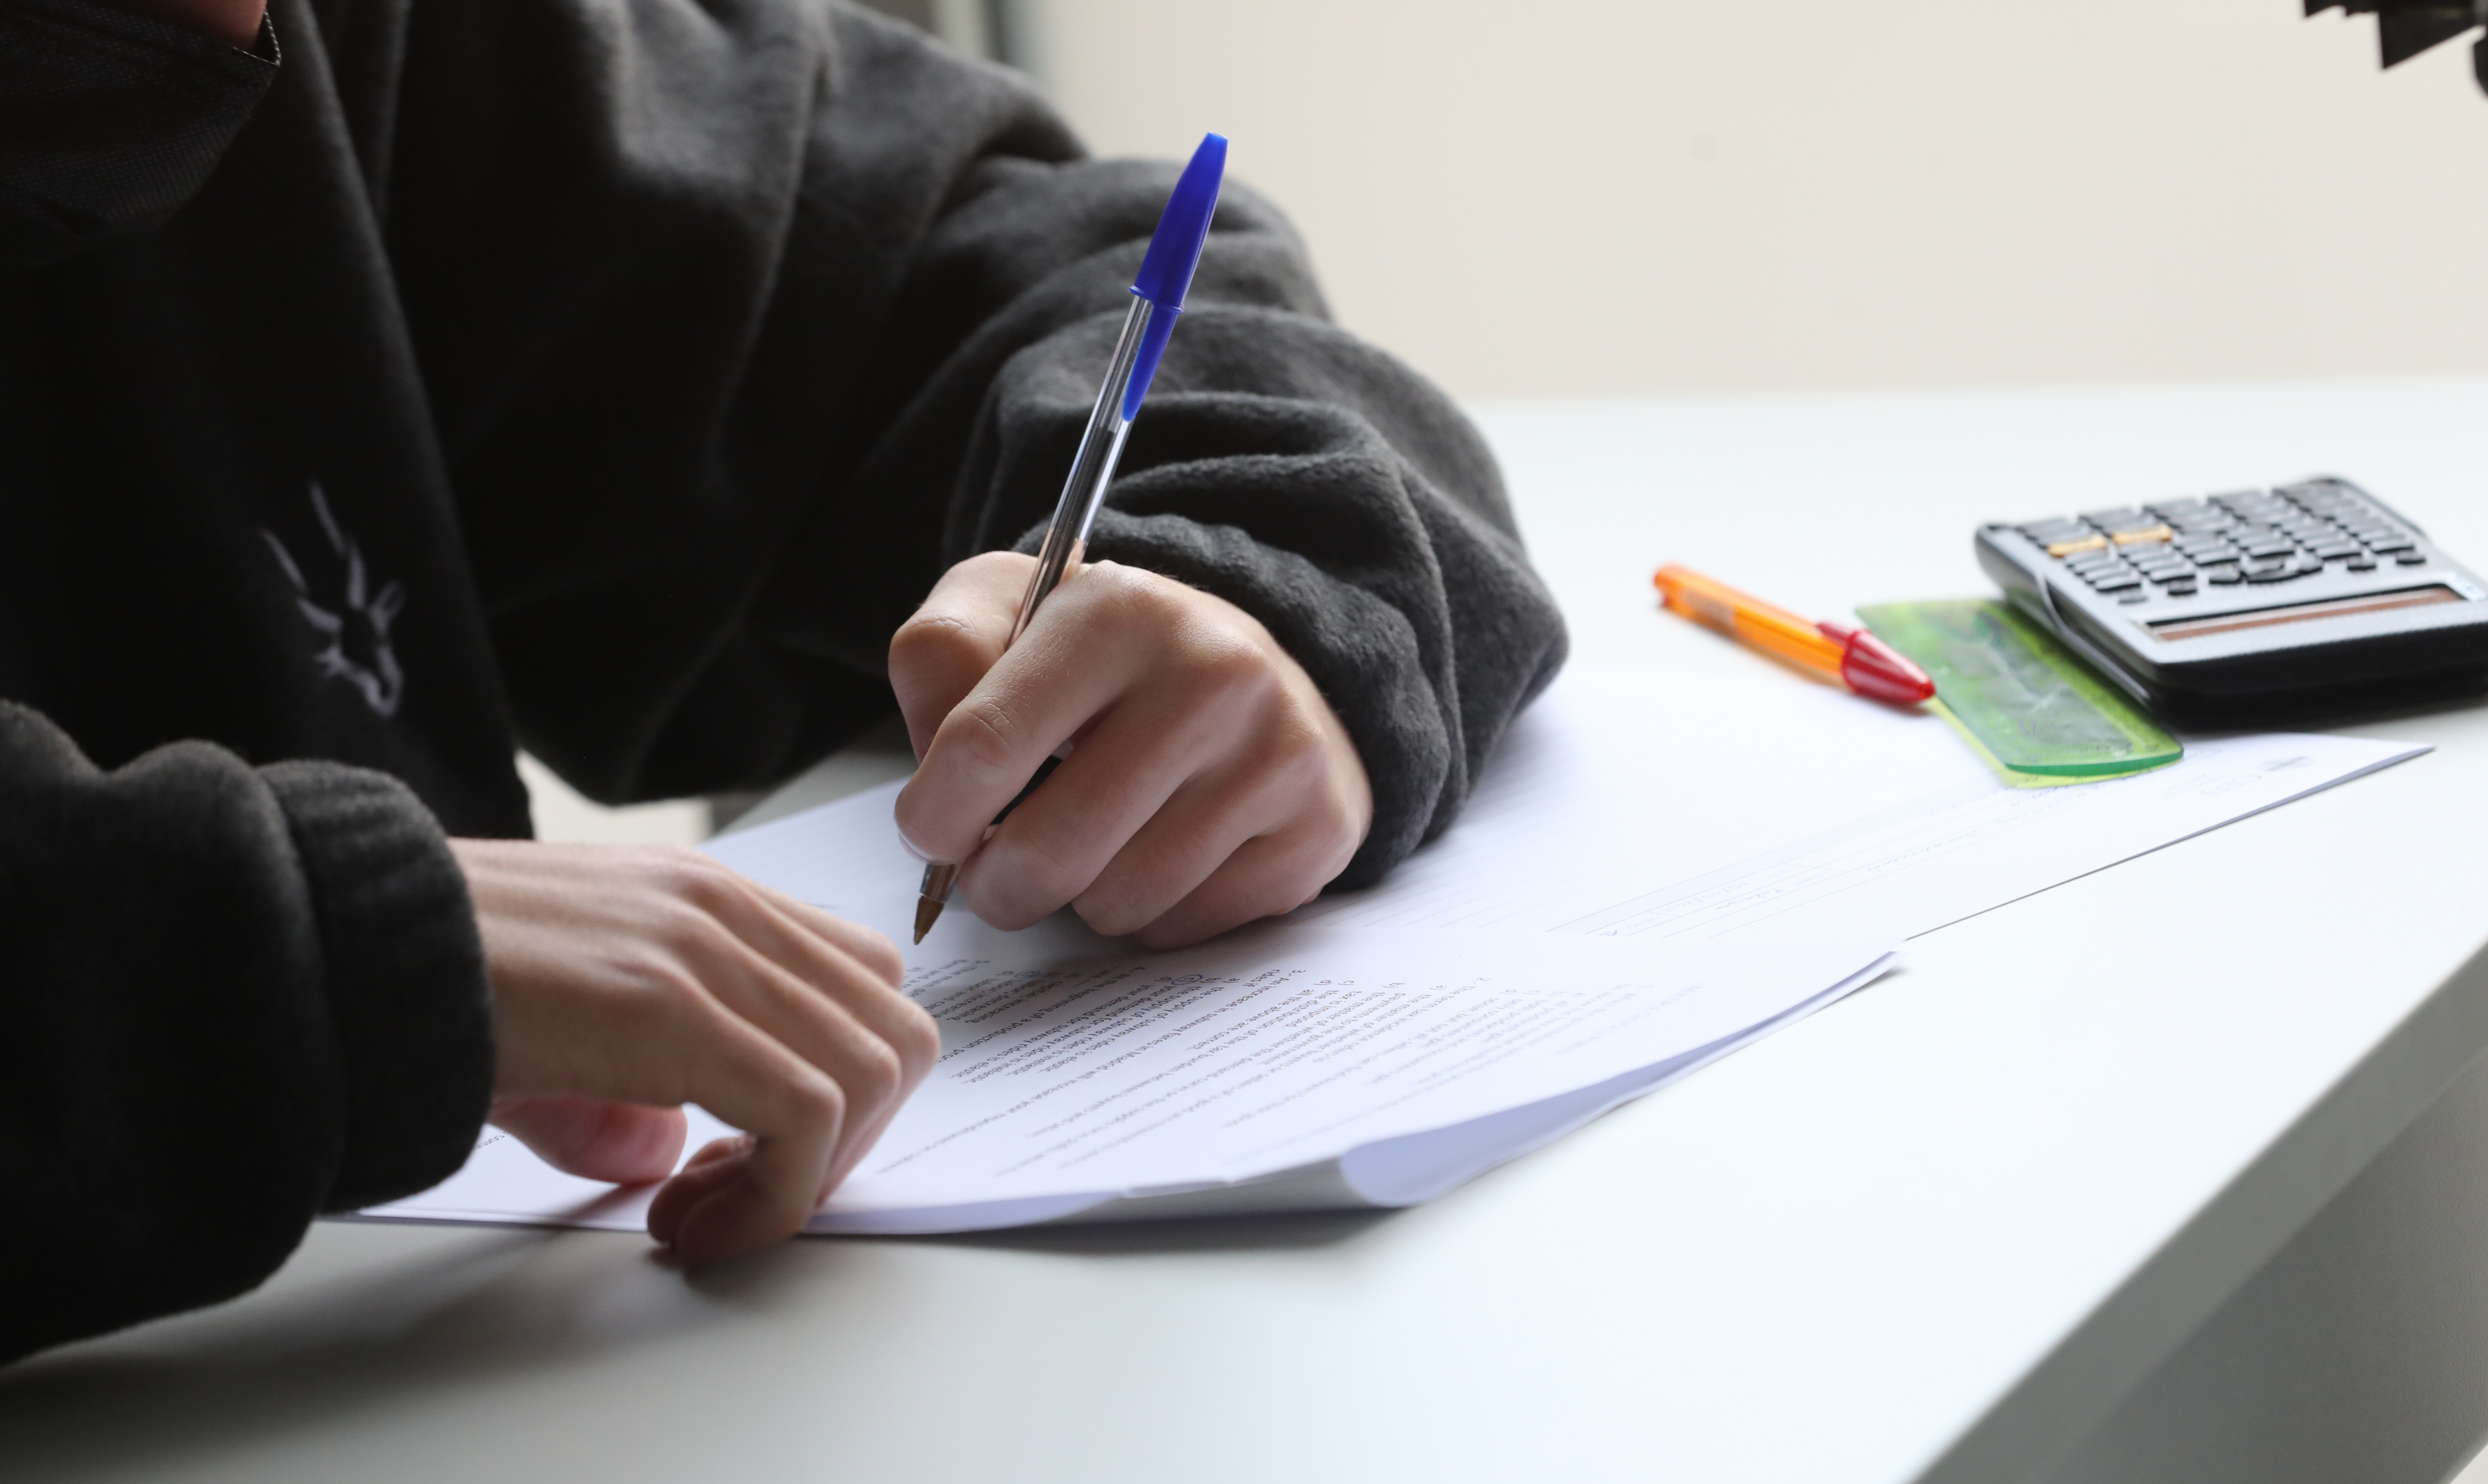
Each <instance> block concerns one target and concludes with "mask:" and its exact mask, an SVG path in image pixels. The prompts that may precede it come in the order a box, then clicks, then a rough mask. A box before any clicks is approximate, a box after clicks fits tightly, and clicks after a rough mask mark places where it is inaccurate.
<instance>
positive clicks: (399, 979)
mask: <svg viewBox="0 0 2488 1484" xmlns="http://www.w3.org/2000/svg"><path fill="white" fill-rule="evenodd" d="M261 776H262V777H264V778H265V779H266V780H267V782H268V785H269V789H270V790H272V791H273V792H274V793H275V795H276V798H277V802H278V804H279V805H280V806H281V807H282V808H283V809H284V811H285V818H286V823H287V825H288V826H289V828H290V829H291V831H292V834H293V837H294V843H295V849H296V851H297V853H298V854H300V856H301V860H302V869H303V874H304V876H305V877H306V878H307V879H308V881H309V882H310V885H311V893H312V898H313V901H314V902H315V904H316V911H317V915H318V920H319V925H320V938H321V945H322V949H323V951H324V954H325V960H326V970H327V972H326V983H327V994H328V1002H329V1008H330V1013H331V1014H332V1015H333V1017H334V1019H335V1023H336V1026H337V1036H338V1042H339V1046H340V1050H341V1051H342V1059H343V1061H344V1064H345V1068H346V1130H345V1134H346V1137H345V1154H344V1158H343V1160H342V1161H341V1162H340V1164H339V1167H338V1170H337V1176H336V1179H335V1181H334V1183H333V1184H332V1185H331V1187H330V1189H329V1191H328V1195H327V1198H326V1199H325V1201H323V1202H322V1209H324V1210H327V1211H353V1210H357V1209H360V1208H361V1207H364V1206H369V1205H374V1204H377V1203H379V1202H381V1201H385V1200H394V1199H396V1198H398V1197H400V1196H404V1195H410V1194H412V1193H413V1192H415V1191H417V1190H424V1189H427V1188H429V1187H431V1186H435V1185H438V1184H439V1183H440V1182H441V1181H443V1180H445V1179H447V1178H448V1177H449V1176H451V1175H452V1174H455V1173H456V1172H457V1170H458V1168H459V1166H461V1165H463V1164H465V1163H466V1156H467V1155H468V1153H469V1152H470V1151H472V1149H473V1148H474V1145H475V1135H476V1134H477V1133H478V1131H479V1130H481V1128H482V1127H483V1123H484V1118H485V1115H486V1113H487V1112H488V1111H490V1108H491V1104H492V1090H493V1024H492V992H491V986H490V981H489V980H488V979H487V978H486V976H485V971H484V945H483V940H482V938H481V937H480V936H479V935H478V934H477V931H476V927H475V911H474V907H473V905H472V904H471V902H470V901H469V900H468V898H467V895H466V876H465V874H464V873H463V872H462V871H460V869H459V867H458V861H457V857H456V856H454V855H452V854H450V852H449V843H448V841H447V840H446V839H445V838H444V837H443V836H442V834H441V831H440V826H438V824H436V823H435V822H434V820H433V818H432V815H431V813H430V812H429V811H427V810H426V809H425V808H424V807H423V805H422V803H421V802H420V801H418V800H417V799H416V798H415V797H414V795H413V793H412V792H411V791H410V790H409V789H408V788H407V787H406V786H405V785H404V784H402V783H400V782H398V781H397V780H396V779H394V778H390V777H387V776H386V775H384V774H381V773H375V772H369V771H365V770H361V769H353V768H346V767H342V766H339V765H337V764H333V763H280V764H276V765H274V766H272V767H269V768H266V769H263V770H261Z"/></svg>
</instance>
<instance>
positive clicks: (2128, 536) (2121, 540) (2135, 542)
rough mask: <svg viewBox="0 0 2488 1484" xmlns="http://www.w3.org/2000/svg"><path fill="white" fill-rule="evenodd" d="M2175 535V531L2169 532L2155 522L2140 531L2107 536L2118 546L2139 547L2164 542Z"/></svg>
mask: <svg viewBox="0 0 2488 1484" xmlns="http://www.w3.org/2000/svg"><path fill="white" fill-rule="evenodd" d="M2176 534H2177V533H2176V532H2175V531H2172V530H2170V529H2169V528H2168V527H2166V526H2165V525H2162V524H2158V523H2156V522H2155V523H2153V524H2151V525H2146V526H2144V527H2142V528H2141V529H2140V530H2134V531H2110V532H2109V533H2108V536H2109V539H2110V540H2112V541H2114V542H2115V543H2116V544H2117V545H2118V546H2145V545H2149V544H2151V543H2154V542H2163V541H2166V540H2168V539H2169V538H2170V537H2173V536H2175V535H2176Z"/></svg>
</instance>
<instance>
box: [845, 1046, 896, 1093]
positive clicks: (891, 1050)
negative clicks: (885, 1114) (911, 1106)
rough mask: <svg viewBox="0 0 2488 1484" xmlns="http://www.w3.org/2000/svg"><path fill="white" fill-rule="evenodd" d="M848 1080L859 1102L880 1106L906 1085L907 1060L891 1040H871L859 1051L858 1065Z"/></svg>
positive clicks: (850, 1089)
mask: <svg viewBox="0 0 2488 1484" xmlns="http://www.w3.org/2000/svg"><path fill="white" fill-rule="evenodd" d="M847 1080H848V1081H849V1083H851V1084H852V1085H851V1086H850V1087H849V1089H848V1090H849V1091H850V1092H851V1093H852V1094H853V1100H854V1102H855V1104H856V1106H860V1107H879V1106H882V1105H883V1104H886V1103H888V1102H890V1101H891V1099H893V1098H895V1097H897V1096H898V1094H899V1093H900V1092H901V1091H902V1090H904V1089H905V1087H906V1086H907V1064H906V1063H905V1062H904V1061H903V1060H901V1059H900V1057H899V1054H898V1049H897V1048H895V1047H893V1046H891V1045H890V1044H889V1043H888V1042H886V1041H873V1042H869V1043H867V1044H866V1045H865V1046H864V1048H863V1050H862V1051H861V1052H859V1053H858V1054H857V1056H856V1064H855V1069H854V1071H852V1072H851V1073H849V1074H848V1076H847Z"/></svg>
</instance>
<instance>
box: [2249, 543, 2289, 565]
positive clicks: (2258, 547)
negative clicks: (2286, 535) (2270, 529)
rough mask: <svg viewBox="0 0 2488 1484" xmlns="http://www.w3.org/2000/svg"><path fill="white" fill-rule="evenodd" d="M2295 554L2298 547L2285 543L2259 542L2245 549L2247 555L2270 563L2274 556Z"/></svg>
mask: <svg viewBox="0 0 2488 1484" xmlns="http://www.w3.org/2000/svg"><path fill="white" fill-rule="evenodd" d="M2297 554H2298V547H2297V546H2295V545H2293V544H2291V543H2289V542H2286V541H2259V542H2256V543H2255V544H2254V545H2253V546H2248V547H2247V555H2248V556H2251V557H2254V558H2257V559H2258V560H2262V561H2270V560H2271V559H2272V558H2274V557H2276V556H2295V555H2297Z"/></svg>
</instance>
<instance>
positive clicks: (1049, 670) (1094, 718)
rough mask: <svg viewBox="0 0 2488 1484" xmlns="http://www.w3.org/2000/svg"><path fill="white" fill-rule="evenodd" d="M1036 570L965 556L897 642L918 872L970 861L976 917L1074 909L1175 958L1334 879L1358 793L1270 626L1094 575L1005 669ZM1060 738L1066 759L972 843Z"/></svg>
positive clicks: (1313, 699) (1183, 591)
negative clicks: (922, 861)
mask: <svg viewBox="0 0 2488 1484" xmlns="http://www.w3.org/2000/svg"><path fill="white" fill-rule="evenodd" d="M1033 566H1034V559H1033V558H1031V557H1027V556H1022V555H1019V554H1017V553H1014V552H1007V551H996V552H988V553H986V554H985V555H983V556H978V557H972V558H970V559H969V560H967V561H964V562H961V563H960V564H959V565H958V566H956V567H953V568H951V569H950V571H949V572H948V573H947V574H945V575H944V576H943V578H942V580H941V581H940V582H939V583H938V584H936V585H935V587H934V589H933V593H932V596H931V597H929V598H927V599H925V600H924V605H923V606H922V607H921V608H919V609H918V610H917V612H916V615H915V616H914V617H913V618H911V619H909V620H908V621H907V623H906V624H905V625H904V626H902V627H901V628H900V629H899V630H898V633H897V635H896V637H894V638H892V639H891V645H890V679H891V686H892V687H893V688H894V689H895V690H896V691H897V693H898V704H899V709H900V710H901V711H903V712H904V713H905V714H906V716H907V731H908V736H909V738H910V739H911V741H913V742H914V743H915V747H916V754H917V756H918V758H919V760H920V762H919V767H918V768H917V770H916V776H915V778H914V779H913V780H911V781H910V782H909V783H908V785H907V788H906V789H905V791H903V792H902V793H900V795H899V796H898V829H899V833H900V834H901V835H902V836H904V837H905V839H906V840H907V842H908V844H909V846H910V847H911V848H912V849H914V850H915V851H916V852H917V853H918V854H919V855H921V856H923V857H924V858H926V859H928V860H946V861H962V860H964V861H966V862H967V865H966V868H965V869H964V870H963V871H961V873H960V875H959V884H958V888H957V889H958V893H959V896H960V898H961V899H962V900H964V901H965V902H966V904H967V905H968V906H969V907H970V908H971V909H972V910H974V911H975V913H976V915H977V916H979V917H982V918H983V919H984V920H985V921H987V922H990V923H992V924H994V925H995V926H997V927H1001V928H1021V927H1026V926H1028V925H1029V924H1030V923H1032V922H1035V921H1036V920H1038V919H1039V918H1041V917H1043V916H1045V915H1046V914H1047V913H1049V912H1051V911H1053V910H1055V909H1057V908H1059V907H1061V906H1062V905H1064V904H1065V903H1068V904H1070V905H1071V906H1072V908H1073V909H1075V910H1077V911H1078V912H1079V913H1080V915H1081V916H1082V917H1083V918H1084V919H1086V920H1087V922H1088V923H1089V926H1090V927H1092V928H1095V929H1096V930H1097V931H1098V932H1100V933H1105V934H1108V935H1111V936H1119V935H1122V934H1126V933H1128V934H1133V935H1135V936H1137V937H1138V938H1140V940H1141V941H1142V942H1143V943H1145V944H1146V945H1148V946H1150V947H1153V948H1165V947H1173V946H1176V945H1179V944H1183V943H1189V942H1194V941H1197V940H1199V939H1201V938H1207V937H1209V936H1211V935H1212V934H1216V933H1222V932H1225V931H1226V930H1227V929H1229V928H1231V927H1235V926H1237V925H1239V924H1241V923H1246V922H1250V921H1252V920H1254V919H1255V918H1257V917H1264V916H1268V915H1270V914H1271V913H1274V912H1284V911H1286V910H1289V909H1291V908H1294V907H1297V906H1300V905H1302V904H1303V903H1305V902H1307V901H1310V900H1311V899H1312V898H1313V897H1314V896H1315V894H1316V893H1318V892H1319V891H1320V890H1321V888H1322V887H1323V886H1324V885H1326V884H1328V883H1329V882H1330V881H1331V879H1332V878H1333V877H1336V876H1337V875H1339V873H1340V872H1341V871H1343V870H1344V869H1345V868H1346V866H1347V862H1348V860H1349V858H1350V857H1351V856H1353V855H1354V854H1356V848H1357V847H1358V846H1359V845H1360V844H1362V843H1363V842H1364V839H1365V831H1366V829H1367V827H1368V826H1370V825H1371V823H1372V819H1373V790H1372V786H1371V783H1370V782H1369V781H1368V780H1367V778H1366V775H1365V765H1364V763H1363V762H1362V761H1361V760H1360V759H1359V758H1358V757H1357V754H1356V746H1355V743H1354V742H1351V741H1349V739H1348V736H1347V730H1346V728H1344V727H1343V726H1342V725H1341V724H1340V720H1339V717H1338V715H1337V714H1335V713H1333V712H1332V710H1331V708H1330V703H1329V702H1327V701H1325V700H1323V699H1322V696H1321V692H1320V691H1318V690H1316V689H1315V687H1314V683H1313V680H1312V678H1311V677H1309V676H1307V675H1306V674H1305V672H1304V667H1303V666H1301V665H1299V664H1297V663H1296V661H1295V660H1294V659H1293V658H1289V656H1288V655H1287V653H1286V651H1285V650H1283V649H1281V648H1280V647H1279V644H1278V641H1277V640H1275V639H1273V638H1271V637H1270V632H1269V630H1266V629H1264V628H1262V627H1261V625H1260V623H1259V622H1258V620H1256V619H1255V618H1254V617H1253V616H1252V615H1250V614H1248V613H1246V612H1245V611H1244V610H1242V609H1241V608H1238V607H1236V606H1235V605H1234V604H1233V603H1230V602H1227V601H1226V600H1224V599H1221V598H1216V597H1212V596H1211V595H1210V594H1207V593H1204V592H1202V591H1200V590H1199V589H1197V588H1192V587H1187V586H1185V585H1184V584H1183V583H1180V582H1176V581H1174V580H1173V579H1172V578H1168V577H1162V576H1159V575H1157V574H1153V573H1148V572H1144V571H1142V570H1140V569H1138V568H1134V567H1125V566H1122V565H1119V564H1117V563H1114V562H1095V563H1091V564H1089V565H1088V566H1086V567H1084V568H1082V569H1080V571H1079V572H1078V573H1077V574H1074V575H1073V576H1071V577H1070V578H1068V579H1067V580H1065V581H1064V582H1063V583H1062V585H1061V586H1060V587H1058V588H1056V589H1055V591H1054V594H1053V596H1052V597H1050V598H1048V599H1047V600H1046V601H1045V604H1044V606H1043V607H1041V608H1039V609H1038V610H1037V616H1036V620H1035V622H1033V623H1032V624H1031V625H1030V626H1029V630H1028V632H1027V633H1026V634H1024V635H1022V636H1021V638H1020V641H1019V643H1018V644H1016V645H1013V646H1011V647H1010V649H1009V652H1008V653H1007V654H1005V653H1004V643H1005V641H1006V640H1007V639H1008V638H1009V635H1010V629H1011V621H1012V618H1013V617H1014V615H1015V614H1016V613H1017V612H1018V609H1019V601H1020V597H1021V595H1022V594H1023V593H1024V592H1025V591H1026V590H1027V587H1028V579H1029V573H1030V570H1031V569H1032V567H1033ZM1064 742H1071V743H1072V750H1071V753H1070V756H1068V757H1067V758H1065V759H1064V760H1063V762H1062V764H1061V766H1060V768H1058V769H1056V770H1055V771H1054V774H1053V776H1051V777H1049V778H1048V779H1047V780H1046V781H1045V784H1044V786H1043V787H1041V788H1039V789H1038V790H1037V791H1036V792H1035V793H1033V794H1032V795H1031V796H1029V798H1028V801H1027V802H1026V803H1023V804H1021V805H1020V806H1019V807H1018V808H1017V809H1015V810H1013V811H1012V812H1011V815H1010V818H1008V819H1007V820H1004V822H1003V824H1002V826H1001V827H1000V828H998V829H996V830H995V831H994V835H993V838H992V839H991V840H985V839H984V834H985V829H986V826H988V825H990V824H991V823H992V821H993V817H994V816H995V815H996V814H999V813H1000V812H1002V809H1003V807H1004V805H1006V804H1008V803H1009V802H1010V801H1011V799H1012V798H1013V797H1015V796H1016V795H1017V794H1018V793H1019V791H1020V788H1021V787H1022V785H1024V784H1026V783H1027V782H1028V780H1029V778H1030V777H1031V776H1032V775H1033V774H1034V773H1035V772H1036V770H1037V769H1038V767H1040V766H1041V765H1042V764H1043V763H1044V762H1045V760H1046V758H1047V757H1048V756H1049V755H1051V754H1052V753H1054V752H1055V751H1056V750H1057V749H1058V748H1060V746H1061V745H1062V744H1063V743H1064ZM980 841H981V842H982V844H981V847H980V845H979V842H980Z"/></svg>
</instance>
